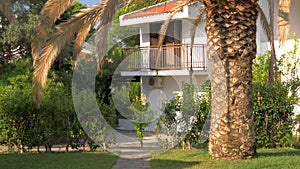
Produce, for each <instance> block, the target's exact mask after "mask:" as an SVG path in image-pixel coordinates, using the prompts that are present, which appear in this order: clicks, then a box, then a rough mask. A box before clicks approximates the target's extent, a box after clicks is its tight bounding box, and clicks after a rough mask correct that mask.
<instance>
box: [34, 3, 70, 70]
mask: <svg viewBox="0 0 300 169" xmlns="http://www.w3.org/2000/svg"><path fill="white" fill-rule="evenodd" d="M74 1H75V0H63V1H62V0H48V1H47V2H46V3H45V5H44V7H43V9H42V11H41V16H40V18H39V23H38V25H37V27H36V36H35V37H34V38H33V40H32V42H31V53H32V57H33V65H35V62H36V59H37V58H38V57H39V55H40V51H41V49H42V47H43V46H44V45H45V43H46V38H47V34H48V30H49V28H51V27H52V25H53V24H54V22H55V21H56V20H57V19H58V18H59V17H60V16H61V14H62V13H63V12H64V11H65V10H66V9H67V8H68V7H69V6H70V5H72V4H73V2H74Z"/></svg>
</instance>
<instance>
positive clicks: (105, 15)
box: [96, 0, 128, 71]
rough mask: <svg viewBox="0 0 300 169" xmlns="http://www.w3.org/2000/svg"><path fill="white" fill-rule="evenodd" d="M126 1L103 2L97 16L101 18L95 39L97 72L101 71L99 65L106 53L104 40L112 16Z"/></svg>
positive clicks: (110, 0) (108, 0)
mask: <svg viewBox="0 0 300 169" xmlns="http://www.w3.org/2000/svg"><path fill="white" fill-rule="evenodd" d="M126 2H128V1H124V0H104V1H103V4H104V7H103V10H102V12H101V13H100V15H98V17H100V18H101V22H100V24H99V25H98V27H97V30H98V32H97V34H98V35H97V39H96V48H97V59H98V63H99V67H98V69H99V71H101V64H102V63H103V58H104V55H105V52H106V39H107V34H108V30H109V27H110V23H111V22H112V20H113V16H114V14H115V13H116V11H117V10H119V9H120V8H121V7H122V6H124V5H125V4H126Z"/></svg>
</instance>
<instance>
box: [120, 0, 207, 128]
mask: <svg viewBox="0 0 300 169" xmlns="http://www.w3.org/2000/svg"><path fill="white" fill-rule="evenodd" d="M180 3H182V1H174V0H171V1H168V2H163V3H160V4H157V5H154V6H150V7H147V8H143V9H140V10H137V11H134V12H131V13H128V14H126V15H122V16H120V18H119V20H120V25H121V26H129V27H137V28H139V31H140V47H139V48H138V49H137V48H127V49H124V50H123V53H124V55H126V56H127V59H128V62H127V63H128V64H127V65H129V66H128V68H127V69H124V70H123V71H121V76H123V77H124V76H128V77H133V76H134V77H140V81H141V84H142V86H141V88H142V93H144V94H146V96H147V100H148V101H149V103H150V109H151V110H153V111H156V112H160V111H161V108H162V102H163V101H165V100H166V99H170V98H172V97H173V93H174V92H175V91H181V88H182V85H183V83H191V82H192V83H194V84H201V83H203V82H205V81H207V80H208V70H207V67H208V61H207V57H206V45H205V44H206V33H205V27H204V26H205V25H204V23H203V24H200V25H199V26H198V27H197V30H196V34H195V43H194V45H193V49H192V50H191V35H190V30H191V27H192V25H193V23H192V22H193V20H194V19H195V18H196V16H197V15H198V13H199V11H200V9H201V8H202V4H201V3H199V2H194V3H191V4H189V5H186V6H184V7H182V8H181V10H180V12H178V13H177V14H176V15H175V16H174V17H173V19H172V21H171V22H170V24H169V26H168V29H167V32H166V37H165V40H164V42H163V47H162V50H161V53H160V57H159V58H157V55H158V52H159V49H158V47H157V45H158V40H159V31H160V28H161V26H162V24H163V23H164V21H165V20H166V19H167V18H168V17H169V15H170V12H171V11H172V9H173V8H174V7H175V6H177V5H178V4H180ZM191 51H192V52H191ZM191 77H192V78H191ZM120 125H122V124H120Z"/></svg>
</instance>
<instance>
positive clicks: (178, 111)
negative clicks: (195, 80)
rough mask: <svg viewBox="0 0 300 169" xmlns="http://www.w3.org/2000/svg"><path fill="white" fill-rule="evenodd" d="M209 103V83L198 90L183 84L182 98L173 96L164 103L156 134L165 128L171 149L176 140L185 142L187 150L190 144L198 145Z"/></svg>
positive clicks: (178, 95) (177, 95)
mask: <svg viewBox="0 0 300 169" xmlns="http://www.w3.org/2000/svg"><path fill="white" fill-rule="evenodd" d="M200 91H201V92H200ZM210 103H211V98H210V86H209V82H207V83H206V84H204V85H203V86H200V88H198V89H197V87H195V86H194V85H189V84H184V85H183V89H182V96H181V95H180V94H175V95H174V97H173V98H172V99H170V100H169V101H166V102H165V103H164V106H163V110H162V115H161V116H160V118H159V120H158V122H157V126H156V133H157V134H158V133H161V132H162V130H163V129H164V128H165V129H166V134H167V136H170V137H171V146H172V147H173V146H174V142H175V141H176V140H179V141H180V140H182V141H184V142H187V143H188V146H189V148H190V146H191V144H193V145H196V144H199V143H200V142H199V137H200V136H201V135H203V134H204V133H203V130H202V129H203V127H204V124H205V121H206V118H207V116H208V114H209V111H210ZM195 116H196V118H194V117H195ZM193 119H194V120H193ZM182 124H183V125H182ZM178 127H180V129H179V128H178ZM184 133H185V134H186V135H185V134H184ZM181 134H183V136H181ZM176 137H179V138H176ZM165 144H166V143H165Z"/></svg>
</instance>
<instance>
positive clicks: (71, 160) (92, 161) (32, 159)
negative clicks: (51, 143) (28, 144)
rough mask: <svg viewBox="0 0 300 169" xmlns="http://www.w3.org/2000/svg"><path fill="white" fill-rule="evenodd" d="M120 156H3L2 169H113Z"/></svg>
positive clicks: (109, 154) (83, 154)
mask: <svg viewBox="0 0 300 169" xmlns="http://www.w3.org/2000/svg"><path fill="white" fill-rule="evenodd" d="M117 158H118V156H117V155H115V154H111V153H102V152H92V153H89V152H84V153H51V154H50V153H41V154H2V155H0V168H22V169H34V168H39V169H54V168H56V169H70V168H72V169H97V168H99V169H111V167H112V166H113V165H114V163H115V162H116V160H117Z"/></svg>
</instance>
